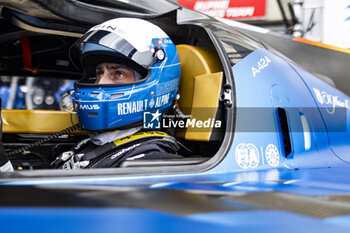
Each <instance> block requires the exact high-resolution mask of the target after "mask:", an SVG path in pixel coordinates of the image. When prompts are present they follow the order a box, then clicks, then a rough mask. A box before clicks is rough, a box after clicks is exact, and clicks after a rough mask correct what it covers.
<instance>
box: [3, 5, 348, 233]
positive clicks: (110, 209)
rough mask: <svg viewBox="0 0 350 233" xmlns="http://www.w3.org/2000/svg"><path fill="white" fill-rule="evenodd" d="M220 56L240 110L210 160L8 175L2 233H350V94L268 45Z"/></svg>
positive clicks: (234, 110) (230, 116) (230, 114)
mask: <svg viewBox="0 0 350 233" xmlns="http://www.w3.org/2000/svg"><path fill="white" fill-rule="evenodd" d="M179 11H180V10H179ZM184 11H185V10H184ZM185 12H187V10H186V11H185ZM178 14H181V13H178ZM182 14H183V13H182ZM203 17H204V16H203ZM210 20H212V21H213V22H214V19H210ZM178 21H179V22H180V20H178ZM190 22H191V20H188V21H183V22H182V23H183V24H185V23H190ZM198 22H201V21H198ZM207 22H208V21H206V22H205V23H204V24H206V23H207ZM215 22H216V21H215ZM216 23H217V22H216ZM204 24H203V25H204ZM207 30H208V33H209V34H210V33H213V32H211V31H210V27H209V26H208V27H207ZM213 31H215V30H213ZM211 35H214V38H216V39H213V40H214V42H215V40H216V43H218V44H220V43H222V42H223V40H222V38H223V36H222V37H220V35H218V34H217V35H215V32H214V33H213V34H211ZM216 48H217V50H218V54H219V55H220V54H221V56H222V57H221V61H222V63H223V67H224V70H225V69H226V70H225V72H226V78H227V82H228V83H229V84H230V85H231V87H232V93H231V101H232V102H233V107H231V108H229V109H228V110H227V114H226V117H227V129H226V132H225V138H224V140H223V142H222V146H221V148H220V149H219V151H218V152H217V153H216V155H215V156H213V158H211V159H209V160H206V161H204V162H202V163H198V164H194V165H189V166H187V167H186V165H182V166H177V167H176V168H174V167H170V168H168V167H159V168H157V167H156V165H155V166H153V167H142V168H140V169H139V170H137V171H136V172H135V173H134V174H133V170H130V171H129V170H127V168H126V169H124V170H123V168H121V169H120V170H119V171H118V169H112V170H110V169H101V170H98V171H91V170H84V171H80V172H79V173H74V172H66V171H62V172H57V171H55V172H52V174H50V173H49V172H50V171H49V172H48V171H34V172H33V173H25V172H23V173H21V172H18V173H17V174H4V175H3V176H2V180H1V184H2V186H1V188H0V206H1V207H0V219H1V220H0V222H1V225H2V227H1V229H2V230H3V232H23V231H28V232H34V231H35V232H62V231H66V232H164V231H166V232H234V231H237V232H349V229H350V202H349V197H350V196H349V193H350V182H349V179H348V177H349V175H350V170H349V162H350V154H349V153H348V151H349V147H350V143H349V139H350V130H349V127H350V123H349V122H350V121H349V117H350V116H349V111H350V106H349V101H350V97H348V96H347V95H345V94H344V93H343V92H341V91H339V90H338V89H336V88H335V87H333V86H331V85H329V84H328V83H325V82H324V81H321V80H320V79H319V78H317V77H316V76H314V75H313V74H310V73H308V72H307V71H305V70H304V69H302V68H300V67H299V66H298V65H296V64H294V63H293V62H291V61H290V60H288V59H286V58H284V57H283V56H279V55H276V53H274V52H273V51H269V50H268V49H266V48H264V47H263V46H261V47H260V48H257V49H255V50H254V51H252V52H251V53H249V54H248V55H246V56H245V57H243V58H242V59H240V60H239V61H238V62H237V63H235V64H232V62H231V63H230V62H229V61H228V60H225V59H224V58H225V57H226V55H222V54H227V53H228V51H227V48H226V47H224V46H223V47H220V46H218V45H217V46H216ZM225 67H226V68H225Z"/></svg>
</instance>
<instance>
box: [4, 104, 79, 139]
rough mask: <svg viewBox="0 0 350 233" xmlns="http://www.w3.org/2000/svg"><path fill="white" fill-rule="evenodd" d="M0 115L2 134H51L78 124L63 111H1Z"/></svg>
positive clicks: (74, 117) (70, 115)
mask: <svg viewBox="0 0 350 233" xmlns="http://www.w3.org/2000/svg"><path fill="white" fill-rule="evenodd" d="M1 114H2V123H3V125H2V130H3V132H4V133H33V134H38V133H39V134H40V133H41V134H51V133H56V132H58V131H61V130H62V129H66V128H68V127H70V126H72V125H73V124H77V123H78V119H77V118H76V116H75V115H72V114H70V113H68V112H64V111H52V110H12V109H11V110H9V109H2V110H1Z"/></svg>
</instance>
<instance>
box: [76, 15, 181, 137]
mask: <svg viewBox="0 0 350 233" xmlns="http://www.w3.org/2000/svg"><path fill="white" fill-rule="evenodd" d="M70 57H71V60H72V62H73V63H74V64H75V65H76V66H77V67H79V68H81V69H82V70H83V77H82V79H81V80H80V81H78V82H76V83H75V87H74V89H75V91H74V93H73V95H72V101H73V105H74V109H75V111H76V112H77V115H78V119H79V123H80V125H81V127H82V129H85V130H98V131H103V130H107V129H127V128H130V127H135V126H137V125H141V124H142V122H143V115H144V113H147V114H150V113H154V112H157V114H162V113H166V112H168V111H169V109H170V108H171V107H172V105H173V104H174V99H175V96H176V94H177V92H178V87H179V82H180V76H181V65H180V59H179V55H178V52H177V49H176V47H175V45H174V43H173V42H172V41H171V39H170V38H169V37H168V36H167V34H166V33H165V32H164V31H163V30H162V29H160V28H159V27H158V26H156V25H154V24H152V23H150V22H148V21H145V20H141V19H136V18H117V19H112V20H109V21H106V22H104V23H101V24H99V25H96V26H94V27H92V28H91V29H90V30H89V31H88V32H87V33H86V34H85V35H84V36H83V37H82V38H80V39H79V40H78V41H77V42H76V43H75V44H74V45H73V46H72V47H71V49H70ZM104 62H109V63H118V64H122V65H125V66H127V67H129V68H132V69H133V70H134V71H135V72H136V74H137V76H138V77H139V78H137V79H136V81H134V82H129V83H117V84H95V80H96V79H95V78H94V77H95V76H96V75H95V72H96V71H95V68H96V66H98V65H99V64H101V63H104Z"/></svg>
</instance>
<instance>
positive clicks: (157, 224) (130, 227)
mask: <svg viewBox="0 0 350 233" xmlns="http://www.w3.org/2000/svg"><path fill="white" fill-rule="evenodd" d="M154 219H157V221H154ZM0 223H1V225H2V227H1V230H2V232H8V233H14V232H37V233H41V232H43V233H44V232H45V233H46V232H52V233H55V232H67V233H70V232H85V233H90V232H104V233H109V232H130V233H132V232H164V231H166V232H184V231H185V232H186V231H187V232H189V231H190V232H198V233H201V232H248V233H250V232H252V233H253V232H254V233H255V232H256V231H257V229H259V232H276V233H277V232H291V233H295V232H315V231H317V232H320V233H323V232H324V233H329V232H339V233H342V232H344V233H346V232H348V231H349V228H347V227H344V226H337V225H335V224H333V222H327V221H324V220H320V219H315V218H310V217H305V216H301V215H296V214H290V213H286V212H283V211H244V212H225V213H207V214H197V215H189V216H178V215H171V214H166V213H163V212H160V211H152V210H147V209H125V208H119V209H117V208H106V209H93V208H83V209H80V208H34V209H30V208H11V209H7V208H0ZM296 223H297V224H296ZM67 226H69V227H67Z"/></svg>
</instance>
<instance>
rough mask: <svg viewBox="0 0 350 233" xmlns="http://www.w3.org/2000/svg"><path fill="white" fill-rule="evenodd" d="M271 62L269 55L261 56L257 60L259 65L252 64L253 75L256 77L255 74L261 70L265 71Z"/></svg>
mask: <svg viewBox="0 0 350 233" xmlns="http://www.w3.org/2000/svg"><path fill="white" fill-rule="evenodd" d="M270 63H271V60H270V59H269V58H268V57H267V56H264V57H262V58H260V59H259V61H258V62H257V66H256V67H254V66H252V73H253V77H254V78H255V76H256V75H257V74H258V73H260V72H261V71H263V70H264V69H265V68H266V67H268V66H269V64H270Z"/></svg>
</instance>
